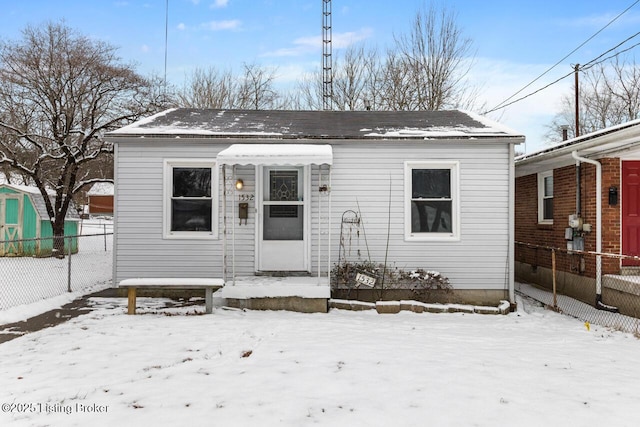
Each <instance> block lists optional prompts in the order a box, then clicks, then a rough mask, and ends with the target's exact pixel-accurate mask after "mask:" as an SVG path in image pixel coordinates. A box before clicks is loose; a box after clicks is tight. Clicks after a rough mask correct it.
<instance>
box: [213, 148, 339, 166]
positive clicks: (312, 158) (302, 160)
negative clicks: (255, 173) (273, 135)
mask: <svg viewBox="0 0 640 427" xmlns="http://www.w3.org/2000/svg"><path fill="white" fill-rule="evenodd" d="M217 160H218V163H219V164H221V165H263V166H306V165H331V164H333V149H332V147H331V145H326V144H322V145H316V144H233V145H231V146H230V147H229V148H226V149H224V150H222V151H221V152H219V153H218V156H217Z"/></svg>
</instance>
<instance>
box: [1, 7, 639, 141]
mask: <svg viewBox="0 0 640 427" xmlns="http://www.w3.org/2000/svg"><path fill="white" fill-rule="evenodd" d="M635 1H636V0H607V1H603V0H582V1H577V0H576V1H567V0H555V1H550V0H517V1H515V0H509V1H507V0H486V1H478V0H449V1H440V2H436V4H438V5H444V6H446V7H447V8H449V9H451V10H454V11H455V12H456V13H457V22H458V24H459V26H460V27H461V29H462V31H463V34H464V35H465V36H466V37H468V38H470V39H471V40H472V41H473V49H474V51H475V65H474V68H473V70H472V74H471V76H470V78H471V79H472V80H473V81H474V82H477V83H478V84H480V85H481V92H480V97H481V101H482V102H484V103H485V104H486V105H487V107H489V108H491V107H494V106H495V105H497V104H498V103H499V102H501V101H503V100H504V99H506V98H507V97H509V96H511V95H513V93H515V92H516V91H518V90H520V89H521V88H522V87H523V86H525V85H526V84H527V83H529V82H530V81H532V80H533V79H535V78H536V77H538V76H539V75H540V74H542V73H543V72H544V71H546V70H547V69H548V68H549V67H551V66H552V65H553V64H555V63H556V62H558V61H559V60H560V59H562V58H563V57H564V56H566V55H567V54H568V53H569V52H571V51H572V50H574V49H575V48H576V47H578V46H579V45H580V44H582V43H583V42H584V41H586V40H587V39H588V38H589V37H591V36H592V35H594V34H595V33H596V32H597V31H599V30H600V29H602V27H604V26H605V25H606V24H607V23H609V22H610V21H611V20H612V19H613V18H614V17H615V16H617V15H618V14H619V13H620V12H622V11H623V10H625V9H627V8H628V7H629V6H631V5H632V4H633V3H634V2H635ZM424 4H425V2H424V1H423V0H395V1H388V0H332V5H333V14H332V17H333V46H334V51H335V52H336V53H337V52H338V51H339V50H340V49H341V48H344V47H345V46H347V45H349V44H351V43H360V42H362V43H366V44H368V45H370V46H377V47H378V48H380V49H381V50H384V48H386V47H388V46H390V43H391V42H392V40H393V35H394V33H395V34H398V33H400V32H402V31H405V30H406V29H407V27H408V26H409V25H410V23H411V20H412V18H413V16H414V15H415V13H416V11H418V10H419V9H420V7H422V6H423V5H424ZM165 5H166V1H165V0H91V1H89V0H22V1H16V0H0V7H1V10H2V11H3V13H2V14H1V15H0V39H3V40H15V39H19V38H20V31H21V30H22V29H23V28H24V27H25V26H26V25H29V24H31V25H38V24H41V23H43V22H46V21H48V20H53V21H58V20H61V19H64V20H65V22H66V24H67V25H69V26H70V27H72V28H74V29H77V30H78V31H80V32H81V33H83V34H85V35H88V36H91V37H94V38H96V39H100V40H104V41H107V42H109V43H111V44H113V45H115V46H117V47H119V54H120V56H121V57H122V59H123V60H125V61H128V62H129V61H133V62H135V63H136V64H137V65H138V68H137V69H138V71H139V72H141V73H143V74H149V73H157V74H159V75H163V74H164V59H165V17H166V15H165ZM321 10H322V1H321V0H169V14H168V16H169V20H168V50H167V53H168V64H167V76H168V79H169V81H170V82H172V83H176V84H179V83H180V82H182V81H183V80H184V77H185V76H186V75H187V74H188V73H189V72H190V71H191V70H193V69H194V68H195V67H208V66H216V67H220V68H223V69H226V68H232V69H236V70H240V68H241V66H242V63H243V62H246V63H257V64H260V65H264V66H268V67H276V74H277V76H278V79H279V81H280V82H281V83H282V84H286V83H287V82H289V81H294V80H295V79H296V78H297V77H299V76H300V75H301V74H302V73H304V72H307V71H312V70H314V69H316V68H317V67H318V65H319V63H320V60H321V44H320V40H321V37H320V35H321V26H320V25H321V22H322V18H321ZM639 23H640V3H639V4H637V5H635V6H634V7H633V8H631V10H629V11H628V12H627V13H625V14H624V15H623V16H622V17H621V18H619V19H618V20H617V21H616V22H615V23H614V24H612V25H611V26H609V27H608V28H607V29H605V30H604V31H602V32H601V33H600V34H599V35H598V36H596V37H595V38H594V39H593V40H591V41H590V42H589V43H587V44H586V45H585V46H584V47H582V48H581V49H579V50H578V51H577V52H576V53H574V54H573V55H572V56H570V57H569V58H567V59H566V60H564V61H563V62H562V63H561V64H560V65H558V66H557V67H556V68H555V69H554V70H552V71H551V72H549V73H548V74H547V75H545V76H544V77H543V78H541V79H540V80H539V81H537V82H536V83H534V84H533V85H532V86H531V87H530V88H528V89H526V90H525V91H524V92H522V94H521V95H525V94H527V93H529V92H531V91H533V90H535V89H538V88H540V87H542V86H544V85H546V84H547V83H550V82H552V81H554V80H556V79H557V78H558V77H560V76H562V75H564V74H567V73H568V72H570V71H571V69H572V68H571V67H572V64H575V63H585V62H588V61H589V60H591V59H593V58H595V57H597V56H598V55H600V54H601V53H603V52H605V51H607V50H608V49H610V48H612V47H613V46H615V45H616V44H618V43H619V42H621V41H623V40H624V39H626V38H628V37H630V36H632V35H634V34H635V33H636V32H638V30H639V29H640V26H639V25H638V24H639ZM634 42H638V40H636V39H634V41H633V42H632V43H631V44H633V43H634ZM638 49H640V47H639V48H636V50H638ZM632 52H633V51H632ZM639 59H640V58H639ZM571 84H572V79H565V80H564V81H562V82H561V83H559V84H557V85H554V86H552V87H551V88H549V89H546V90H545V91H543V92H541V93H539V94H537V95H535V96H532V97H530V98H528V99H527V100H525V101H522V102H518V103H516V104H514V105H513V106H510V107H508V108H506V109H504V110H501V111H499V112H497V113H492V114H491V115H490V117H491V118H493V119H496V120H499V121H500V122H502V123H504V124H505V125H507V126H509V127H511V128H513V129H514V130H516V131H518V132H520V133H524V134H525V135H526V136H527V144H526V148H521V149H525V150H526V151H527V152H531V151H535V150H537V149H540V148H542V145H541V144H542V140H543V135H544V134H545V133H546V132H547V128H546V127H545V125H546V124H548V123H549V122H550V121H551V119H552V118H553V116H554V114H555V112H556V111H557V109H558V105H559V99H560V96H561V95H563V94H566V93H568V92H569V91H570V90H571V89H570V88H571Z"/></svg>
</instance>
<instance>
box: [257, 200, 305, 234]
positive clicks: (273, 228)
mask: <svg viewBox="0 0 640 427" xmlns="http://www.w3.org/2000/svg"><path fill="white" fill-rule="evenodd" d="M279 208H286V210H287V212H288V213H291V212H293V213H294V215H293V216H282V215H280V214H281V212H280V211H279ZM263 213H264V230H263V236H262V237H263V239H264V240H302V238H303V235H302V230H303V218H304V216H303V215H302V213H303V207H302V206H301V205H295V206H290V205H288V206H265V207H264V212H263ZM273 213H276V215H273Z"/></svg>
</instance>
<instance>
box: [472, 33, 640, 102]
mask: <svg viewBox="0 0 640 427" xmlns="http://www.w3.org/2000/svg"><path fill="white" fill-rule="evenodd" d="M639 35H640V32H637V33H635V34H634V35H633V36H631V37H628V38H627V39H626V40H624V41H623V42H620V43H618V44H617V45H616V46H615V47H613V48H611V49H609V50H607V51H606V52H604V53H602V54H600V55H598V56H597V57H595V58H593V59H592V60H591V61H589V62H587V63H586V64H584V65H582V66H581V67H579V68H578V71H585V70H588V69H589V68H591V67H594V66H595V65H598V64H601V63H603V62H605V61H608V60H609V59H611V58H614V57H616V56H618V55H620V54H621V53H624V52H627V51H629V50H631V49H633V48H634V47H636V46H639V45H640V42H638V43H636V44H634V45H633V46H630V47H628V48H626V49H624V50H621V51H619V52H616V53H615V54H613V55H611V56H608V57H606V58H604V59H601V60H599V59H600V58H602V57H603V56H604V55H606V54H607V53H609V52H611V51H614V50H615V49H617V48H618V47H620V46H622V45H623V44H625V43H626V42H628V41H629V40H631V39H633V38H635V37H637V36H639ZM598 60H599V61H598ZM596 61H597V62H596ZM575 71H576V70H571V71H569V72H568V73H567V74H565V75H564V76H562V77H559V78H558V79H556V80H554V81H552V82H551V83H549V84H547V85H545V86H543V87H541V88H540V89H537V90H535V91H533V92H531V93H529V94H527V95H525V96H521V97H520V98H517V99H515V100H513V101H511V102H509V103H506V104H504V102H506V100H505V101H503V105H498V106H497V107H495V108H493V109H491V110H488V111H485V112H484V113H482V114H483V115H484V114H488V113H491V112H493V111H496V110H501V109H503V108H506V107H508V106H510V105H513V104H515V103H517V102H520V101H522V100H523V99H526V98H529V97H531V96H533V95H535V94H537V93H539V92H542V91H543V90H545V89H547V88H549V87H551V86H553V85H554V84H556V83H558V82H560V81H562V80H564V79H566V78H567V77H569V76H571V75H572V74H574V73H575ZM520 92H522V91H520ZM514 96H515V95H514ZM511 98H513V96H511V97H510V98H509V99H511Z"/></svg>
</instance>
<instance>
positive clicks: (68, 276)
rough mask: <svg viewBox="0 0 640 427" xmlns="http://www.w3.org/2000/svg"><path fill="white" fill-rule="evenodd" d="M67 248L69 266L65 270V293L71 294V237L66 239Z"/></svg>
mask: <svg viewBox="0 0 640 427" xmlns="http://www.w3.org/2000/svg"><path fill="white" fill-rule="evenodd" d="M67 247H68V248H69V257H68V258H69V266H68V268H67V292H71V237H67ZM63 250H64V248H63Z"/></svg>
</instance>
